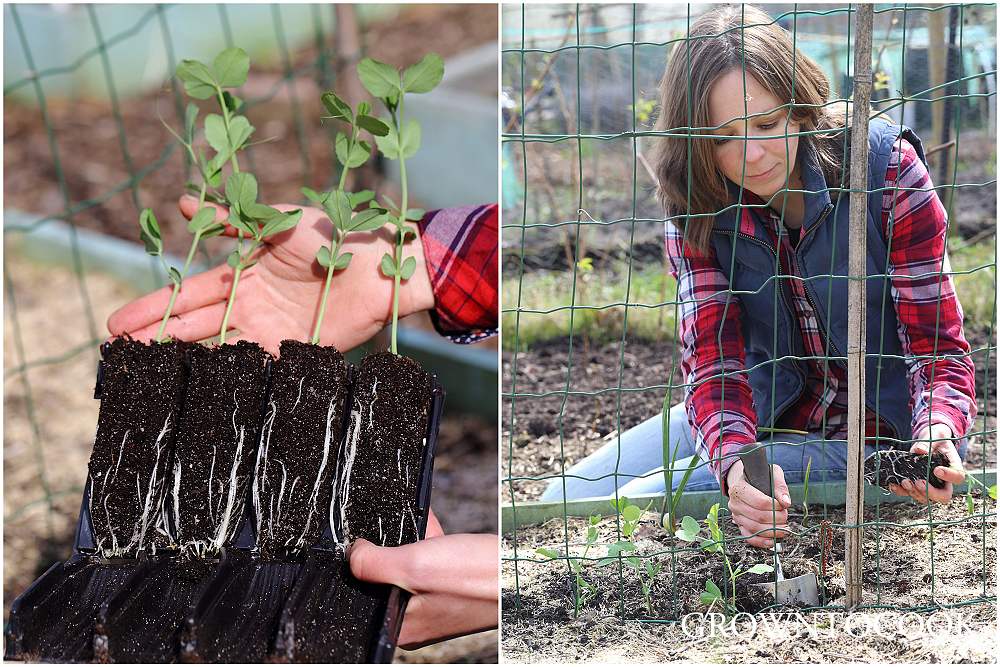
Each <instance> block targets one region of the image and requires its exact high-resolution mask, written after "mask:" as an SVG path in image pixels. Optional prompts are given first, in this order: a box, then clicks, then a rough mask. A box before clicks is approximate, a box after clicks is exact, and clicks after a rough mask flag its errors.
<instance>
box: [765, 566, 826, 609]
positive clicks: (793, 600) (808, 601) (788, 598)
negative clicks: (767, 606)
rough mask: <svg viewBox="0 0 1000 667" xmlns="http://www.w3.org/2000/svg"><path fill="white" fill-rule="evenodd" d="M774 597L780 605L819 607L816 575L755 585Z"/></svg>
mask: <svg viewBox="0 0 1000 667" xmlns="http://www.w3.org/2000/svg"><path fill="white" fill-rule="evenodd" d="M754 586H756V587H757V588H762V589H764V590H765V591H767V592H768V593H770V594H772V595H774V601H775V602H777V603H778V604H788V605H794V604H804V605H807V606H809V607H815V606H817V605H819V582H818V581H816V575H815V574H811V573H810V574H802V575H799V576H797V577H792V578H791V579H782V580H780V581H772V582H769V583H766V584H754Z"/></svg>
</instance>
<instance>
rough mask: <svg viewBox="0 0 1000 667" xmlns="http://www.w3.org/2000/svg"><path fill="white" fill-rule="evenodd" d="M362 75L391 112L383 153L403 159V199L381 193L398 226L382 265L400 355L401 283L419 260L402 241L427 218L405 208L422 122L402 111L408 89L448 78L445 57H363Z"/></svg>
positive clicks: (420, 89) (424, 88)
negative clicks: (405, 60)
mask: <svg viewBox="0 0 1000 667" xmlns="http://www.w3.org/2000/svg"><path fill="white" fill-rule="evenodd" d="M358 76H359V77H360V78H361V83H362V85H364V87H365V89H366V90H367V91H368V92H369V93H371V94H372V96H373V97H376V98H378V99H379V100H380V101H381V102H382V104H383V105H384V106H385V108H386V109H387V110H388V111H389V117H390V120H389V123H388V127H389V131H388V132H387V133H386V134H385V136H378V135H376V136H375V143H376V144H377V145H378V149H379V151H380V152H381V153H382V155H384V156H385V157H387V158H388V159H390V160H398V161H399V180H400V183H401V188H402V191H401V197H402V200H401V202H400V205H399V206H396V203H395V202H394V201H392V199H390V198H388V197H383V200H384V203H385V204H386V208H387V209H388V210H389V211H390V212H391V213H392V214H393V216H392V218H390V222H391V224H392V225H393V226H394V227H395V234H394V235H393V238H394V241H395V247H394V249H393V253H392V254H391V255H390V254H389V253H386V254H385V255H383V256H382V262H381V264H380V268H381V271H382V274H383V275H384V276H386V277H387V278H392V280H393V286H392V338H391V345H390V349H391V350H392V353H393V354H396V353H397V352H396V329H397V323H398V320H399V286H400V283H401V282H402V281H403V280H409V279H410V277H411V276H412V275H413V272H414V271H415V270H416V268H417V260H416V259H414V258H413V257H412V256H411V257H404V256H403V245H404V244H405V243H406V241H407V240H408V239H410V238H415V237H416V235H417V232H416V229H415V228H413V227H412V226H410V225H407V224H406V223H407V221H410V222H415V221H418V220H420V219H421V218H423V216H424V211H423V210H421V209H415V208H407V206H408V204H409V195H408V192H409V191H408V189H407V181H406V158H409V157H413V155H414V154H416V152H417V150H418V149H419V148H420V124H419V123H418V122H417V121H415V120H407V119H406V117H405V114H404V102H405V98H406V94H407V93H428V92H430V91H431V90H433V89H434V88H435V87H437V85H438V84H439V83H441V79H442V77H443V76H444V61H443V60H442V59H441V56H439V55H438V54H436V53H428V54H427V55H426V56H424V57H423V58H422V59H421V60H420V62H418V63H416V64H415V65H412V66H410V67H407V68H406V69H405V70H403V71H402V72H400V71H399V70H398V69H396V68H395V67H393V66H391V65H387V64H385V63H382V62H379V61H377V60H374V59H372V58H365V59H364V60H362V61H361V62H360V63H358Z"/></svg>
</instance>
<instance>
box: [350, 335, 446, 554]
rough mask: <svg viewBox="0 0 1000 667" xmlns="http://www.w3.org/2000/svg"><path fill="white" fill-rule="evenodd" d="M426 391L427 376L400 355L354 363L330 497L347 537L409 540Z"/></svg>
mask: <svg viewBox="0 0 1000 667" xmlns="http://www.w3.org/2000/svg"><path fill="white" fill-rule="evenodd" d="M431 389H432V387H431V376H430V375H428V374H427V372H426V371H424V370H423V368H421V367H420V365H419V364H417V363H416V362H415V361H413V360H411V359H408V358H406V357H401V356H398V355H393V354H391V353H389V352H381V353H378V354H372V355H368V356H367V357H365V358H364V360H363V361H362V362H361V369H360V371H359V373H358V376H357V381H356V382H355V389H354V398H353V402H352V406H351V413H350V415H349V417H348V419H349V424H348V430H347V438H346V440H345V443H344V447H345V453H344V456H343V457H342V460H343V464H342V468H341V469H340V470H339V471H338V475H339V479H340V483H339V484H338V490H337V493H338V497H337V498H336V500H335V501H334V502H335V504H339V505H340V506H341V507H342V510H341V519H342V525H341V528H342V531H343V534H344V536H345V537H346V538H347V540H354V539H357V538H359V537H360V538H364V539H366V540H369V541H370V542H374V543H375V544H380V545H383V546H398V545H400V544H408V543H410V542H416V541H417V539H418V537H419V532H420V531H419V524H420V517H419V510H418V508H417V500H418V498H417V495H418V493H419V490H420V481H421V472H422V468H423V465H422V462H423V452H424V448H425V447H426V446H427V423H428V419H429V418H430V407H431ZM345 482H346V483H345Z"/></svg>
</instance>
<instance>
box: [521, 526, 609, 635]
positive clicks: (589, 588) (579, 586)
mask: <svg viewBox="0 0 1000 667" xmlns="http://www.w3.org/2000/svg"><path fill="white" fill-rule="evenodd" d="M600 522H601V515H600V514H593V515H591V517H590V518H589V519H587V542H586V545H585V546H584V547H583V554H582V555H581V556H580V557H579V558H570V557H569V556H568V554H564V553H563V552H562V551H558V550H556V549H547V548H545V547H539V548H538V549H535V553H537V554H538V555H540V556H545V557H546V558H551V559H565V560H566V561H567V562H568V563H569V567H570V569H571V570H572V571H573V575H574V576H575V577H576V582H575V585H574V587H573V618H576V617H578V616H579V615H580V609H581V608H582V607H583V606H584V605H585V604H587V602H589V601H590V600H591V598H593V597H594V595H595V594H596V593H597V589H596V588H595V587H594V585H593V584H591V583H590V582H589V581H587V579H586V577H584V568H585V567H586V564H587V554H589V553H590V549H591V548H592V547H593V546H594V545H595V544H596V543H597V524H599V523H600Z"/></svg>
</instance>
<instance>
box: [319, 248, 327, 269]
mask: <svg viewBox="0 0 1000 667" xmlns="http://www.w3.org/2000/svg"><path fill="white" fill-rule="evenodd" d="M316 261H317V262H319V265H320V266H322V267H323V268H324V269H328V268H330V249H329V248H327V247H326V246H323V247H321V248H320V249H319V250H317V251H316Z"/></svg>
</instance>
